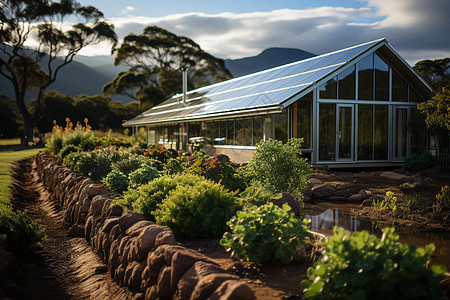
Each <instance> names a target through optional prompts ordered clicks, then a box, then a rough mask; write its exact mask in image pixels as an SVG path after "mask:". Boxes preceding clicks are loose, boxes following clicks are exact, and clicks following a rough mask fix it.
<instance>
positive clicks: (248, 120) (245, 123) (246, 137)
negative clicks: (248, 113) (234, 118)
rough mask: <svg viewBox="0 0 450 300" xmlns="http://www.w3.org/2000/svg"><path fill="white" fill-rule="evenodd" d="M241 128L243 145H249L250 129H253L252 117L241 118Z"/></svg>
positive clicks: (250, 138) (250, 143)
mask: <svg viewBox="0 0 450 300" xmlns="http://www.w3.org/2000/svg"><path fill="white" fill-rule="evenodd" d="M243 129H244V136H243V139H244V140H243V145H244V146H251V145H252V131H253V119H252V118H245V119H244V120H243Z"/></svg>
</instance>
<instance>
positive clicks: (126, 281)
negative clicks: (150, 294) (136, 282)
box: [123, 261, 140, 285]
mask: <svg viewBox="0 0 450 300" xmlns="http://www.w3.org/2000/svg"><path fill="white" fill-rule="evenodd" d="M139 265H140V264H139V262H137V261H133V262H131V263H129V264H128V266H127V267H126V269H125V274H124V275H123V283H124V284H125V285H129V284H130V278H131V274H132V273H133V271H134V268H135V267H138V266H139Z"/></svg>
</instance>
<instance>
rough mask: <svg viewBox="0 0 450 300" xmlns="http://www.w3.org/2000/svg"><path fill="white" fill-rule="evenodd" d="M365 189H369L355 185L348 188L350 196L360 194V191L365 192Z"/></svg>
mask: <svg viewBox="0 0 450 300" xmlns="http://www.w3.org/2000/svg"><path fill="white" fill-rule="evenodd" d="M365 189H367V188H366V187H365V186H363V185H360V184H355V185H351V186H349V187H347V191H348V192H349V193H350V195H352V194H358V192H359V191H360V190H365Z"/></svg>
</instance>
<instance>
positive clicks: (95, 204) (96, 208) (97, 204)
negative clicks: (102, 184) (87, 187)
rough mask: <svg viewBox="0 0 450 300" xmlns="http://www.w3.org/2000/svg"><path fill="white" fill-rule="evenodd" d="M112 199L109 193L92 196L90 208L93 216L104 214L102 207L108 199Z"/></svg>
mask: <svg viewBox="0 0 450 300" xmlns="http://www.w3.org/2000/svg"><path fill="white" fill-rule="evenodd" d="M108 200H110V198H109V195H105V194H100V195H96V196H94V198H92V202H91V207H90V208H89V214H90V215H91V216H100V215H101V214H102V208H103V205H104V204H105V202H106V201H108Z"/></svg>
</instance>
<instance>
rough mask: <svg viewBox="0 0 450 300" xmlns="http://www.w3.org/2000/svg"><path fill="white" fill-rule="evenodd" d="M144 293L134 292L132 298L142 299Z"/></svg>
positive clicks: (134, 299) (135, 299)
mask: <svg viewBox="0 0 450 300" xmlns="http://www.w3.org/2000/svg"><path fill="white" fill-rule="evenodd" d="M144 299H145V294H144V293H136V294H134V297H133V300H144Z"/></svg>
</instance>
